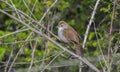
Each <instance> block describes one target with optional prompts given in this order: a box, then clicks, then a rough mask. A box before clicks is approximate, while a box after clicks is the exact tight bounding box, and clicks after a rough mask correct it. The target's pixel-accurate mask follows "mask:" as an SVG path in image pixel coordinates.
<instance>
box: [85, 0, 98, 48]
mask: <svg viewBox="0 0 120 72" xmlns="http://www.w3.org/2000/svg"><path fill="white" fill-rule="evenodd" d="M99 2H100V0H97V2H96V4H95V7H94V10H93V13H92V16H91V19H90V21H89V24H88V26H87V29H86V33H85V36H84V41H83V48H85V44H86V41H87V37H88V33H89V30H90V26H91V24H92V22H93V19H94V16H95V13H96V10H97V6H98V4H99Z"/></svg>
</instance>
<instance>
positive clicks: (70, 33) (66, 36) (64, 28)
mask: <svg viewBox="0 0 120 72" xmlns="http://www.w3.org/2000/svg"><path fill="white" fill-rule="evenodd" d="M57 28H58V38H59V40H60V41H62V42H64V43H73V45H74V47H75V51H76V54H77V55H79V56H81V57H83V48H82V46H81V45H80V42H79V38H80V36H79V34H78V33H77V32H76V31H75V29H74V28H73V27H72V26H70V25H69V24H68V23H67V22H65V21H60V22H59V23H58V25H57Z"/></svg>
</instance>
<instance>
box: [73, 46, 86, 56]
mask: <svg viewBox="0 0 120 72" xmlns="http://www.w3.org/2000/svg"><path fill="white" fill-rule="evenodd" d="M74 46H75V48H76V49H75V50H76V54H77V55H79V56H81V57H83V53H84V50H83V48H82V46H81V45H79V44H74Z"/></svg>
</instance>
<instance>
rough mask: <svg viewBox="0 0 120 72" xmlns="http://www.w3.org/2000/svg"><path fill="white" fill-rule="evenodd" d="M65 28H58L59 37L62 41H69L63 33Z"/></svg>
mask: <svg viewBox="0 0 120 72" xmlns="http://www.w3.org/2000/svg"><path fill="white" fill-rule="evenodd" d="M63 30H64V29H59V30H58V37H59V39H60V40H61V41H63V42H65V43H68V40H67V39H66V37H65V35H64V33H63Z"/></svg>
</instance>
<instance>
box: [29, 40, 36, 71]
mask: <svg viewBox="0 0 120 72" xmlns="http://www.w3.org/2000/svg"><path fill="white" fill-rule="evenodd" d="M37 42H38V39H37V40H36V42H35V44H34V47H33V50H32V56H31V62H30V66H29V69H28V72H31V68H32V65H33V60H34V53H35V49H36V46H37Z"/></svg>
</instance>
